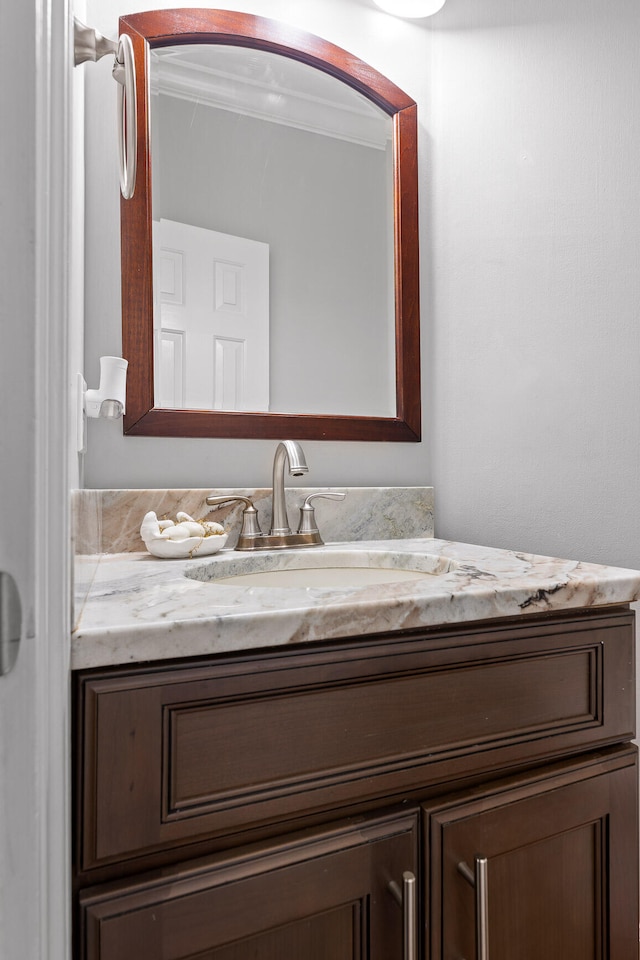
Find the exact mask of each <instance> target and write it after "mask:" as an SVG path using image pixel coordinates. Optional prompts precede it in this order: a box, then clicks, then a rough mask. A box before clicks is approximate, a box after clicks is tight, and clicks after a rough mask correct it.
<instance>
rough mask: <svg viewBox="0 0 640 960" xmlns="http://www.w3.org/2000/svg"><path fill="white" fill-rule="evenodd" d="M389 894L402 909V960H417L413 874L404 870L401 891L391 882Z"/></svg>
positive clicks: (415, 893) (415, 894)
mask: <svg viewBox="0 0 640 960" xmlns="http://www.w3.org/2000/svg"><path fill="white" fill-rule="evenodd" d="M389 892H390V893H391V894H392V896H393V898H394V900H395V901H396V902H397V903H399V904H400V906H401V907H402V918H403V924H402V926H403V929H402V944H403V954H402V955H403V960H418V934H417V917H418V910H417V892H416V878H415V874H413V873H411V871H410V870H405V872H404V873H403V874H402V890H400V887H399V886H398V884H397V883H396V882H395V880H391V882H390V883H389Z"/></svg>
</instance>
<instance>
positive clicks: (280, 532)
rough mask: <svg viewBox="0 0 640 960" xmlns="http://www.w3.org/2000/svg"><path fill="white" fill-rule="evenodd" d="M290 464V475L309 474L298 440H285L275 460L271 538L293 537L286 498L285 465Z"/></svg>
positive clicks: (278, 447) (277, 450)
mask: <svg viewBox="0 0 640 960" xmlns="http://www.w3.org/2000/svg"><path fill="white" fill-rule="evenodd" d="M285 460H286V461H288V463H289V475H290V476H292V477H301V476H302V474H303V473H308V472H309V467H308V466H307V461H306V460H305V456H304V451H303V449H302V447H301V446H300V444H299V443H298V441H297V440H283V441H282V443H279V444H278V446H277V449H276V454H275V456H274V458H273V491H272V493H273V515H272V518H271V530H270V531H269V536H270V537H287V536H290V535H291V528H290V526H289V518H288V516H287V504H286V501H285V498H284V464H285Z"/></svg>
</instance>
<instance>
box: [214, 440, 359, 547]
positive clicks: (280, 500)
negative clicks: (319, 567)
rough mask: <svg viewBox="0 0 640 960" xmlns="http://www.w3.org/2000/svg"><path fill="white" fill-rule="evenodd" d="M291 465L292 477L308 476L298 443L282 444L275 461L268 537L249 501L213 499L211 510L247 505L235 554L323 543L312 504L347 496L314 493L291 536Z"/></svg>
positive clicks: (285, 442) (234, 497) (292, 441)
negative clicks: (287, 495)
mask: <svg viewBox="0 0 640 960" xmlns="http://www.w3.org/2000/svg"><path fill="white" fill-rule="evenodd" d="M285 462H286V463H288V465H289V474H290V476H292V477H300V476H302V474H304V473H308V472H309V467H308V466H307V461H306V459H305V456H304V451H303V449H302V447H301V446H300V444H299V443H298V441H297V440H283V441H282V442H281V443H279V444H278V446H277V448H276V452H275V456H274V458H273V490H272V502H273V513H272V517H271V529H270V531H269V533H268V534H264V533H262V531H261V529H260V525H259V524H258V511H257V510H256V508H255V507H254V505H253V503H252V502H251V500H250V499H249V498H248V497H241V496H222V497H216V496H210V497H207V504H208V505H209V506H210V507H214V506H221V505H222V504H223V503H233V502H234V501H235V500H240V501H241V502H242V503H244V504H245V508H244V510H243V511H242V530H241V531H240V536H239V537H238V542H237V544H236V548H235V549H236V550H282V549H284V548H285V547H315V546H320V545H321V544H322V543H323V540H322V538H321V537H320V531H319V530H318V528H317V526H316V523H315V513H314V508H313V507H312V506H311V501H312V500H315V499H316V498H317V497H326V498H327V499H329V500H344V498H345V496H346V494H344V493H339V492H337V491H336V492H335V493H334V492H333V491H328V492H327V493H312V494H310V496H308V497H307V498H306V500H305V501H304V503H303V505H302V506H301V507H300V523H299V524H298V532H297V533H292V532H291V528H290V526H289V517H288V516H287V504H286V500H285V495H284V465H285Z"/></svg>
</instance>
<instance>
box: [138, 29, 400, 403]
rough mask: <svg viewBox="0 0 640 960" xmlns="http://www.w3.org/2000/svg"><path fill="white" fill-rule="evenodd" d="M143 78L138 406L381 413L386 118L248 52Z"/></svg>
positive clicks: (388, 229)
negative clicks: (143, 271)
mask: <svg viewBox="0 0 640 960" xmlns="http://www.w3.org/2000/svg"><path fill="white" fill-rule="evenodd" d="M149 78H150V101H151V109H150V127H151V163H152V178H151V182H152V217H153V285H154V318H153V323H154V381H155V383H154V388H155V406H156V407H161V408H173V409H181V408H183V409H200V410H203V409H205V410H220V411H255V412H262V411H264V412H267V411H269V412H276V413H292V414H343V415H352V416H369V417H371V416H373V417H393V416H395V414H396V361H395V353H396V342H395V320H394V318H395V301H394V183H393V121H392V119H391V117H390V116H389V115H388V114H387V113H385V112H384V111H383V110H382V109H380V108H379V107H377V106H376V105H375V104H374V103H373V102H372V101H371V100H369V99H367V98H366V97H364V96H363V95H361V94H360V93H358V92H357V91H356V90H354V89H353V88H351V87H349V86H347V85H346V84H345V83H343V82H341V81H339V80H337V79H335V78H334V77H332V76H330V75H329V74H328V73H325V72H323V71H320V70H317V69H315V68H314V67H311V66H309V65H307V64H304V63H301V62H298V61H297V60H295V59H291V58H290V57H283V56H279V55H278V54H275V53H272V52H269V51H265V50H259V49H250V48H246V47H238V46H225V45H219V44H216V45H206V44H205V45H202V44H200V45H192V44H186V45H185V44H181V45H176V46H162V47H156V48H151V49H150V50H149Z"/></svg>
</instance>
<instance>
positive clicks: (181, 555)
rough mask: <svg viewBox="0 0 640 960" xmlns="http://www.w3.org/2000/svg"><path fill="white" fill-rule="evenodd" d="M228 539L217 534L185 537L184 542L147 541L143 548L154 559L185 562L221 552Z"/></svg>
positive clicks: (224, 535) (224, 534)
mask: <svg viewBox="0 0 640 960" xmlns="http://www.w3.org/2000/svg"><path fill="white" fill-rule="evenodd" d="M228 539H229V536H228V534H226V533H218V534H214V535H213V536H211V537H187V539H186V540H160V539H154V540H149V541H148V542H146V543H145V547H146V548H147V550H148V551H149V553H150V554H152V556H154V557H160V558H161V559H162V560H186V559H188V558H191V557H209V556H211V554H212V553H217V552H218V551H219V550H222V548H223V547H224V545H225V543H226V542H227V540H228Z"/></svg>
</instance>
